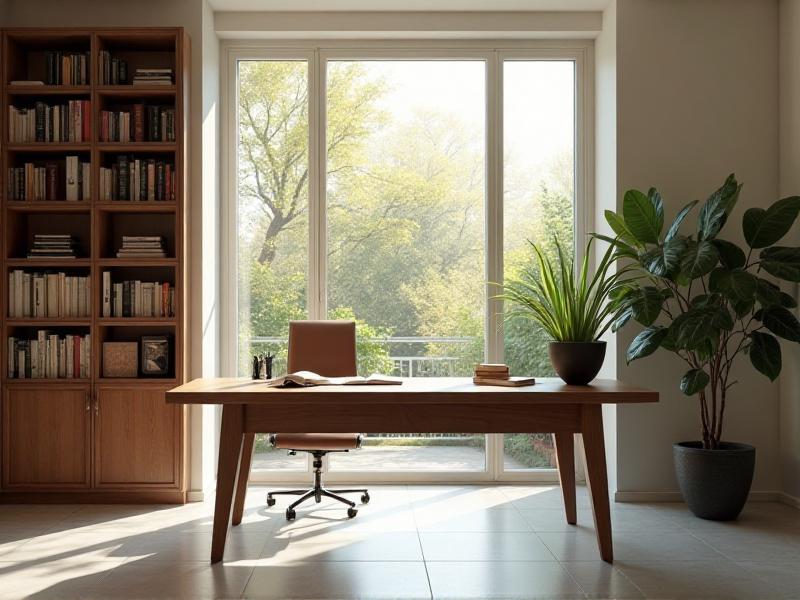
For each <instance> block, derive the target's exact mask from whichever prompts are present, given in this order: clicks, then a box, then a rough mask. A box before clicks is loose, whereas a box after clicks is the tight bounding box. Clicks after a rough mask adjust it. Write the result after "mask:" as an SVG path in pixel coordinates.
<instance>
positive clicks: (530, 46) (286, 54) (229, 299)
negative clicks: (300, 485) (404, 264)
mask: <svg viewBox="0 0 800 600" xmlns="http://www.w3.org/2000/svg"><path fill="white" fill-rule="evenodd" d="M593 51H594V44H593V41H592V40H406V41H398V40H374V41H371V40H318V41H313V40H268V41H267V40H265V41H263V42H262V41H259V42H246V41H241V40H226V41H224V42H223V44H222V52H223V54H224V60H223V61H222V69H221V81H220V90H221V91H222V94H221V96H222V97H221V103H222V107H221V108H222V111H221V114H222V115H223V127H222V129H223V131H222V136H221V139H222V153H223V160H222V161H221V164H222V173H221V175H222V192H223V193H222V201H221V202H222V206H221V210H220V216H221V219H220V221H221V226H222V231H221V251H222V252H221V264H222V265H224V268H221V269H220V285H221V290H220V292H221V293H220V304H221V306H220V316H221V320H220V321H221V338H222V344H221V349H220V350H221V356H220V358H221V369H222V374H223V375H226V376H234V375H236V374H237V373H236V370H237V356H238V352H237V346H238V333H237V331H238V329H237V302H238V285H237V280H238V273H237V261H236V258H237V240H238V237H237V216H238V210H237V206H238V203H237V200H236V199H237V183H238V181H237V173H238V160H237V158H238V157H237V152H236V150H237V146H238V135H239V134H238V122H237V107H238V85H237V84H238V78H237V73H238V68H237V64H238V62H239V61H242V60H299V61H306V62H307V64H308V86H309V110H308V115H309V127H308V130H309V140H308V141H309V190H308V193H309V200H308V205H309V208H308V210H309V233H308V235H309V260H308V275H307V276H308V297H307V306H308V316H309V318H310V319H324V318H326V315H327V293H326V292H327V261H326V245H327V235H328V232H327V228H326V161H327V156H326V153H325V152H324V151H322V152H321V151H320V149H324V148H325V147H326V144H325V136H326V122H325V116H326V105H325V103H326V98H327V94H326V72H327V62H328V61H332V60H482V61H484V64H485V68H486V71H485V73H486V78H485V83H486V95H485V98H486V121H485V122H486V159H485V160H486V172H485V181H486V184H485V185H486V193H485V200H484V202H485V204H484V220H485V225H484V228H485V229H484V247H485V265H486V266H485V273H486V280H487V281H497V282H501V281H502V278H503V160H502V159H503V64H504V63H505V62H506V61H515V60H519V61H530V60H565V61H572V62H573V63H574V65H575V79H574V82H575V96H574V98H575V115H574V119H575V127H574V132H575V134H574V135H575V139H574V147H575V170H574V190H575V210H574V230H575V238H574V239H575V255H576V257H577V258H578V259H581V258H582V254H583V249H584V248H583V246H584V244H583V242H582V240H584V239H585V236H586V234H587V233H588V232H589V231H590V230H591V226H592V223H593V221H594V206H595V202H594V119H593V115H594V77H593V73H594V65H593V60H594V56H593ZM491 296H492V292H491V291H490V290H489V287H488V285H487V286H486V304H485V311H486V313H485V330H484V339H485V343H484V351H485V355H486V358H487V360H489V361H490V362H502V360H503V332H502V323H501V320H500V318H499V315H500V314H501V312H502V302H501V301H499V300H497V299H493V298H492V297H491ZM579 453H580V452H579ZM579 453H578V454H579ZM503 458H504V457H503V436H502V434H487V436H486V469H485V470H484V471H474V472H463V471H445V472H432V471H397V472H391V473H389V472H381V471H358V472H355V471H352V472H346V471H329V472H328V473H327V474H326V477H327V479H328V480H329V481H331V482H344V481H369V482H376V483H377V482H387V483H400V482H433V481H435V482H447V483H469V482H486V481H506V482H542V483H544V482H547V483H551V482H556V481H557V480H558V476H557V472H556V470H555V469H530V470H513V471H512V470H509V471H507V470H505V469H504V465H503ZM309 469H310V461H308V462H307V467H306V470H305V471H299V470H298V471H275V472H258V473H254V476H251V481H253V482H265V483H266V482H287V483H288V482H295V481H298V482H299V481H305V480H306V479H307V477H308V470H309Z"/></svg>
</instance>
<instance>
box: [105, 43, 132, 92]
mask: <svg viewBox="0 0 800 600" xmlns="http://www.w3.org/2000/svg"><path fill="white" fill-rule="evenodd" d="M98 59H99V61H100V82H101V83H102V85H125V84H126V83H128V63H127V61H125V60H124V59H122V58H114V57H113V56H111V53H110V52H109V51H108V50H100V53H99V54H98Z"/></svg>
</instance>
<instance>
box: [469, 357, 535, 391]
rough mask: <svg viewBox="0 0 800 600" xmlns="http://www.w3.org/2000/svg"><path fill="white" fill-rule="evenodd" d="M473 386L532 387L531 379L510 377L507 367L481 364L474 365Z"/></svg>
mask: <svg viewBox="0 0 800 600" xmlns="http://www.w3.org/2000/svg"><path fill="white" fill-rule="evenodd" d="M472 382H473V383H474V384H475V385H501V386H504V387H522V386H526V385H533V384H534V383H536V379H535V378H533V377H510V376H509V371H508V365H503V364H492V363H481V364H479V365H475V375H474V376H473V378H472Z"/></svg>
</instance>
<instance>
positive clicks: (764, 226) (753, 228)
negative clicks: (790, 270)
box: [742, 196, 800, 248]
mask: <svg viewBox="0 0 800 600" xmlns="http://www.w3.org/2000/svg"><path fill="white" fill-rule="evenodd" d="M798 213H800V196H790V197H788V198H783V199H782V200H778V201H777V202H776V203H775V204H773V205H772V206H770V207H769V208H768V209H766V210H764V209H763V208H751V209H749V210H747V211H746V212H745V213H744V219H743V221H742V228H743V229H744V239H745V240H747V243H748V244H749V245H750V247H751V248H766V247H767V246H772V245H773V244H776V243H778V241H780V239H781V238H782V237H783V236H785V235H786V234H787V233H789V230H790V229H791V228H792V225H793V224H794V221H795V219H796V218H797V214H798Z"/></svg>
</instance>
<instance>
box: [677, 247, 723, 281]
mask: <svg viewBox="0 0 800 600" xmlns="http://www.w3.org/2000/svg"><path fill="white" fill-rule="evenodd" d="M718 262H719V252H718V251H717V247H716V246H715V245H714V244H712V243H711V242H709V241H702V242H689V244H688V246H687V247H686V250H685V251H684V253H683V257H682V259H681V274H682V275H686V276H687V277H689V278H690V279H697V278H698V277H702V276H703V275H706V274H708V273H710V272H711V270H712V269H713V268H714V267H716V266H717V263H718Z"/></svg>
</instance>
